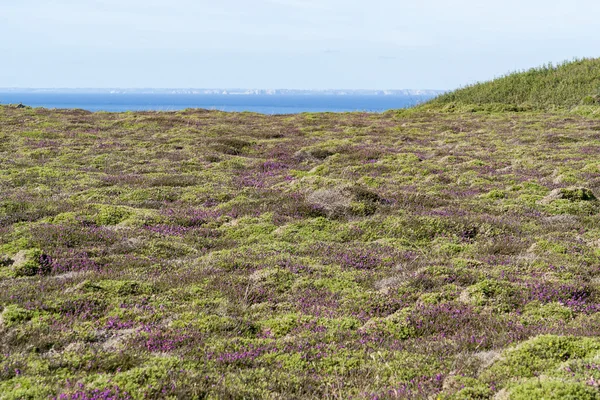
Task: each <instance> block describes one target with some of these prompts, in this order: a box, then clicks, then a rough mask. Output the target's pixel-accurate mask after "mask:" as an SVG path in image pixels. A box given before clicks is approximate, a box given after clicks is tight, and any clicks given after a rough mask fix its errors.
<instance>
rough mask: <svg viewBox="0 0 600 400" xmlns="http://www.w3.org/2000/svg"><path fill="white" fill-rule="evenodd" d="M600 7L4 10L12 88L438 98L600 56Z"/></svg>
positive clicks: (175, 5)
mask: <svg viewBox="0 0 600 400" xmlns="http://www.w3.org/2000/svg"><path fill="white" fill-rule="evenodd" d="M599 15H600V2H599V1H597V0H570V1H565V0H560V1H559V0H504V1H494V2H491V1H485V0H453V1H448V0H417V1H415V0H412V1H405V0H368V1H359V0H210V1H208V0H168V1H166V0H162V1H160V0H0V37H1V38H2V40H0V87H22V88H149V87H153V88H257V89H440V90H447V89H453V88H457V87H460V86H464V85H466V84H469V83H473V82H476V81H482V80H488V79H491V78H494V77H497V76H500V75H502V74H504V73H506V72H509V71H515V70H521V69H526V68H529V67H533V66H538V65H540V64H543V63H547V62H555V63H556V62H560V61H563V60H570V59H573V58H575V57H578V58H581V57H598V56H600V35H599V34H598V29H597V28H598V23H599V20H598V16H599Z"/></svg>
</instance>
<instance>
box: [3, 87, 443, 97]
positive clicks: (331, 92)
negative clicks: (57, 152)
mask: <svg viewBox="0 0 600 400" xmlns="http://www.w3.org/2000/svg"><path fill="white" fill-rule="evenodd" d="M445 92H446V91H444V90H432V89H382V90H375V89H322V90H303V89H240V88H229V89H227V88H224V89H220V88H216V89H194V88H189V89H185V88H184V89H182V88H179V89H177V88H0V93H31V94H33V93H37V94H43V93H47V94H161V95H170V94H173V95H182V94H184V95H223V96H242V95H245V96H253V95H254V96H277V95H282V96H437V95H440V94H442V93H445Z"/></svg>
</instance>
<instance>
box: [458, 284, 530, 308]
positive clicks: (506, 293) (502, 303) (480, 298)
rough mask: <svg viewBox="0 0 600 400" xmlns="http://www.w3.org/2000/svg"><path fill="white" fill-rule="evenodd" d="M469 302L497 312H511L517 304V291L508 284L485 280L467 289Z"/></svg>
mask: <svg viewBox="0 0 600 400" xmlns="http://www.w3.org/2000/svg"><path fill="white" fill-rule="evenodd" d="M467 294H468V299H469V302H471V303H472V304H475V305H478V306H487V307H492V308H494V309H496V310H498V311H503V312H507V311H510V310H512V309H513V308H514V307H515V305H517V304H518V302H519V297H520V296H519V291H518V290H517V289H516V288H515V287H514V286H513V285H512V284H510V283H509V282H505V281H498V280H492V279H485V280H483V281H480V282H478V283H476V284H474V285H472V286H470V287H469V288H468V289H467Z"/></svg>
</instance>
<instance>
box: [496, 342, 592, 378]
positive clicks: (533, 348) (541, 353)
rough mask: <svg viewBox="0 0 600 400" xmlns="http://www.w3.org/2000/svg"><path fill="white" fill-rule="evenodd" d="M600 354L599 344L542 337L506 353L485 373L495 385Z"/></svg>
mask: <svg viewBox="0 0 600 400" xmlns="http://www.w3.org/2000/svg"><path fill="white" fill-rule="evenodd" d="M598 350H600V341H599V340H597V339H592V338H578V337H573V336H556V335H541V336H537V337H535V338H533V339H530V340H528V341H526V342H523V343H521V344H520V345H518V346H516V347H514V348H511V349H508V350H505V351H504V352H503V354H502V357H501V358H500V359H499V361H497V362H496V363H494V365H492V367H490V368H489V369H488V370H487V371H486V372H485V374H484V375H485V376H488V377H490V378H492V379H494V380H496V381H505V380H507V379H509V378H511V377H522V378H529V377H533V376H536V375H539V374H541V373H544V372H546V371H551V370H553V369H555V368H556V367H557V366H558V365H559V364H560V363H562V362H565V361H568V360H571V359H581V358H585V357H586V356H587V355H589V354H592V353H594V352H597V351H598Z"/></svg>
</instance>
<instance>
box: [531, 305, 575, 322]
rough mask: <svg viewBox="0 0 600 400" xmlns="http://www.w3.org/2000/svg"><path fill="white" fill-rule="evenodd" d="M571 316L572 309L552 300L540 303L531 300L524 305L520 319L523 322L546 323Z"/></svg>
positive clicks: (564, 320) (566, 319)
mask: <svg viewBox="0 0 600 400" xmlns="http://www.w3.org/2000/svg"><path fill="white" fill-rule="evenodd" d="M572 318H573V311H572V310H571V309H570V308H569V307H566V306H564V305H562V304H560V303H557V302H552V303H547V304H540V303H539V302H535V301H534V302H531V303H529V304H527V306H525V309H524V311H523V315H522V317H521V320H522V321H523V323H524V324H536V323H537V324H539V323H544V324H548V323H551V322H558V321H563V322H566V321H569V320H570V319H572Z"/></svg>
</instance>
